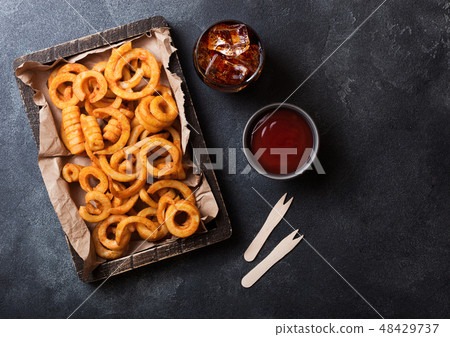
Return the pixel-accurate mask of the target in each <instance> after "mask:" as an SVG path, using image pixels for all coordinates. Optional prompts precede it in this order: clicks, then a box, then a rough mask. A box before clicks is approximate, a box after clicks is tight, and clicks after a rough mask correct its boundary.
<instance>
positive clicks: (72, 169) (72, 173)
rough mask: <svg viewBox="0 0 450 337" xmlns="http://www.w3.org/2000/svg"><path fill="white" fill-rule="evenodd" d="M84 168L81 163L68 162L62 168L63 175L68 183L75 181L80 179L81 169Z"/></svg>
mask: <svg viewBox="0 0 450 337" xmlns="http://www.w3.org/2000/svg"><path fill="white" fill-rule="evenodd" d="M82 168H83V166H81V165H77V164H72V163H67V164H66V165H64V167H63V169H62V176H63V178H64V180H65V181H67V182H68V183H73V182H77V181H78V177H79V175H80V171H81V169H82Z"/></svg>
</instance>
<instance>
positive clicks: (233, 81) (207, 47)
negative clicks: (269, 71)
mask: <svg viewBox="0 0 450 337" xmlns="http://www.w3.org/2000/svg"><path fill="white" fill-rule="evenodd" d="M264 59H265V53H264V48H263V46H262V44H261V40H260V39H259V37H258V35H257V34H256V33H255V31H254V30H253V29H252V28H251V27H250V26H248V25H246V24H245V23H242V22H240V21H237V20H224V21H219V22H216V23H215V24H213V25H211V26H210V27H208V28H207V29H206V30H205V31H204V32H203V33H202V34H201V35H200V37H199V38H198V40H197V42H196V44H195V47H194V54H193V60H194V67H195V70H196V71H197V74H198V75H199V76H200V78H201V79H202V80H203V82H205V83H206V84H207V85H208V86H210V87H211V88H214V89H217V90H220V91H224V92H238V91H240V90H242V89H244V88H245V87H247V86H248V85H249V84H250V83H252V82H254V81H256V80H257V79H258V77H259V75H260V74H261V71H262V68H263V65H264Z"/></svg>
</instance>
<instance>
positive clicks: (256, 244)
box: [244, 193, 294, 262]
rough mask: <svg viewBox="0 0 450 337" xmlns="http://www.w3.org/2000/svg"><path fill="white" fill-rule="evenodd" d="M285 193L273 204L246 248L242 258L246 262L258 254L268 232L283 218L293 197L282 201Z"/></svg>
mask: <svg viewBox="0 0 450 337" xmlns="http://www.w3.org/2000/svg"><path fill="white" fill-rule="evenodd" d="M286 195H287V193H285V194H284V195H283V196H282V197H281V199H280V200H278V202H277V203H276V204H275V206H274V207H273V209H272V211H271V212H270V214H269V216H268V217H267V220H266V222H265V223H264V225H263V226H262V228H261V230H260V231H259V233H258V234H257V235H256V236H255V238H254V239H253V241H252V243H251V244H250V246H249V247H248V248H247V250H246V251H245V253H244V259H245V260H246V261H247V262H251V261H253V260H254V259H255V257H256V255H258V253H259V251H260V250H261V248H262V246H263V245H264V242H266V240H267V238H268V237H269V235H270V233H272V231H273V229H274V228H275V227H276V226H277V225H278V223H279V222H280V221H281V219H283V217H284V215H285V214H286V212H287V211H288V209H289V206H291V203H292V200H293V199H294V198H293V197H292V198H291V199H290V200H289V201H288V202H287V203H284V200H285V199H286Z"/></svg>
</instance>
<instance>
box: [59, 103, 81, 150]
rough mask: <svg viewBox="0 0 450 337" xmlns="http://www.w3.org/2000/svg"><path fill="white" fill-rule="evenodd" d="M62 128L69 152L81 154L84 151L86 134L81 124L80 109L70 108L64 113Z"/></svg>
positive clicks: (65, 109)
mask: <svg viewBox="0 0 450 337" xmlns="http://www.w3.org/2000/svg"><path fill="white" fill-rule="evenodd" d="M62 127H63V129H64V134H65V137H66V139H67V145H68V146H69V149H68V150H69V151H70V152H71V153H72V154H80V153H82V152H83V151H84V134H83V131H82V129H81V123H80V108H78V107H77V106H70V107H67V108H64V109H63V111H62Z"/></svg>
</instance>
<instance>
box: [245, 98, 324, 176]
mask: <svg viewBox="0 0 450 337" xmlns="http://www.w3.org/2000/svg"><path fill="white" fill-rule="evenodd" d="M243 146H244V153H245V156H246V157H247V160H248V162H249V163H250V165H251V166H252V167H253V168H254V169H255V170H256V171H257V172H258V173H260V174H262V175H264V176H266V177H268V178H272V179H277V180H286V179H292V178H294V177H297V176H299V175H300V174H302V173H303V172H304V171H305V170H307V169H308V168H309V167H310V166H311V164H312V163H313V161H314V159H315V158H316V155H317V151H318V149H319V133H318V131H317V127H316V125H315V124H314V121H313V120H312V119H311V117H310V116H309V115H308V114H307V113H306V112H305V111H304V110H302V109H301V108H299V107H297V106H295V105H292V104H288V103H274V104H270V105H267V106H265V107H264V108H262V109H260V110H258V111H257V112H256V113H255V114H254V115H253V116H252V117H251V118H250V119H249V121H248V122H247V125H246V126H245V129H244V136H243Z"/></svg>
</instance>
